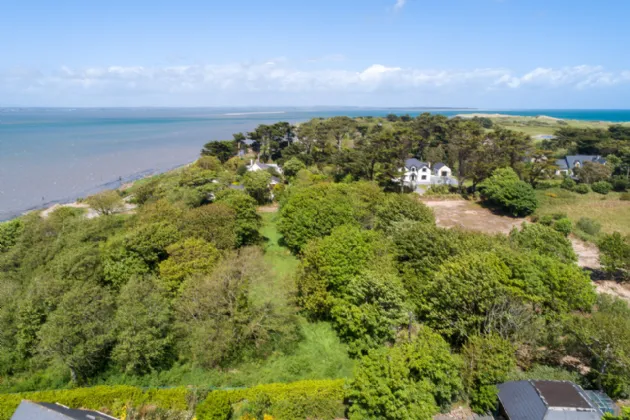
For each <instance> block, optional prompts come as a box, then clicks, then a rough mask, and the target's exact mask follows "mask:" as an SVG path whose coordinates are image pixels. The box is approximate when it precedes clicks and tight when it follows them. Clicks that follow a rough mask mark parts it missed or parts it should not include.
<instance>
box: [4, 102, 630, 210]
mask: <svg viewBox="0 0 630 420" xmlns="http://www.w3.org/2000/svg"><path fill="white" fill-rule="evenodd" d="M424 112H430V113H439V114H444V115H446V116H448V117H454V116H456V115H460V116H465V117H471V116H474V115H490V116H492V117H496V116H497V115H500V116H501V118H505V119H510V118H512V119H516V120H518V119H519V118H520V119H523V120H524V121H527V120H532V118H531V117H533V121H537V122H539V123H537V124H534V125H528V126H527V127H526V128H527V130H528V131H527V133H528V134H531V135H532V136H536V135H549V134H551V133H552V132H553V130H555V129H556V128H557V126H556V124H555V123H554V121H556V120H565V121H575V122H576V125H579V126H587V125H589V124H590V125H591V126H597V127H601V128H605V127H606V126H607V125H608V124H611V123H621V122H626V121H630V110H557V109H556V110H548V109H530V110H513V109H512V110H493V109H477V108H464V107H459V108H455V107H404V108H403V107H383V108H374V107H303V108H302V107H285V108H280V107H269V108H264V107H250V108H236V107H229V108H228V107H226V108H150V107H148V108H20V107H12V108H4V109H0V150H2V153H1V154H0V220H6V219H8V218H11V217H15V216H17V215H20V214H22V213H23V212H25V211H31V210H34V209H40V208H43V207H47V206H50V205H53V204H55V203H67V202H72V201H74V200H76V199H77V198H80V197H85V196H87V195H90V194H94V193H96V192H98V191H101V190H104V189H111V188H117V186H119V184H120V183H121V182H122V183H124V182H130V181H133V180H135V179H140V178H142V177H144V176H148V175H152V174H157V173H162V172H165V171H168V170H171V169H173V168H176V167H178V166H181V165H183V164H186V163H188V162H190V161H192V160H194V159H195V158H196V156H197V154H198V152H199V149H200V148H201V147H202V145H203V144H204V143H206V142H207V141H211V140H221V139H229V138H231V137H232V134H234V133H238V132H247V131H251V130H252V129H254V128H255V127H256V126H257V125H259V124H273V123H275V122H277V121H280V120H282V121H288V122H290V123H293V124H296V123H300V122H303V121H307V120H310V119H312V118H320V117H321V118H329V117H333V116H349V117H367V116H373V117H384V116H386V115H388V114H391V113H394V114H398V115H403V114H409V115H411V116H417V115H419V114H421V113H424ZM541 116H545V117H541ZM593 121H597V122H595V123H592V122H593ZM599 121H601V123H599ZM589 122H591V123H589ZM543 126H545V127H543Z"/></svg>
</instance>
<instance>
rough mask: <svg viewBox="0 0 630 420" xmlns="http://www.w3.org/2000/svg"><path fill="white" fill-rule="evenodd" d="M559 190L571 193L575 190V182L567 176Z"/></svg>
mask: <svg viewBox="0 0 630 420" xmlns="http://www.w3.org/2000/svg"><path fill="white" fill-rule="evenodd" d="M560 188H562V189H564V190H569V191H573V189H574V188H575V181H574V180H573V179H571V178H569V177H568V176H567V177H565V178H564V179H563V180H562V183H561V184H560Z"/></svg>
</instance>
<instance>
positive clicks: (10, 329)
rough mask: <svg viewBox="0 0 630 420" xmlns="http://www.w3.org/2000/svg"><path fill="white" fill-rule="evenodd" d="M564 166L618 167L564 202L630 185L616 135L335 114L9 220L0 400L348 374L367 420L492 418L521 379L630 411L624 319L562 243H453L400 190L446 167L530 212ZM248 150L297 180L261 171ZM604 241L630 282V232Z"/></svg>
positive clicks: (353, 411) (469, 189) (356, 407)
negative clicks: (76, 204)
mask: <svg viewBox="0 0 630 420" xmlns="http://www.w3.org/2000/svg"><path fill="white" fill-rule="evenodd" d="M248 139H249V140H253V141H254V142H253V144H251V146H250V147H248V143H251V142H247V141H246V140H248ZM248 148H249V149H250V150H248ZM239 151H242V153H241V154H242V155H244V156H238V154H239ZM565 153H589V154H599V155H603V156H606V157H607V159H608V162H609V164H607V165H606V166H605V168H603V169H602V168H601V167H599V166H595V165H598V164H594V165H593V167H590V168H589V167H586V168H583V170H582V171H581V172H580V173H579V174H578V180H577V181H578V184H576V183H575V181H574V180H571V181H572V182H573V183H574V185H572V186H567V188H569V187H570V188H577V186H578V185H589V184H590V185H591V187H589V188H593V185H595V184H596V183H598V182H605V183H608V184H609V185H610V188H615V189H617V190H625V189H627V185H628V170H629V168H630V130H628V129H627V128H625V127H622V126H612V127H611V128H610V129H609V130H607V131H604V130H599V131H592V130H575V129H571V128H566V127H559V130H558V132H557V137H556V138H555V139H553V140H549V141H545V142H543V143H539V144H536V143H534V142H533V141H532V139H531V138H529V137H528V136H526V135H524V134H521V133H517V132H513V131H509V130H505V129H502V128H496V129H494V128H493V127H492V121H490V123H488V121H485V120H483V119H475V120H462V119H457V118H455V119H448V118H446V117H444V116H440V115H435V116H434V115H429V114H422V115H420V116H418V117H416V118H411V117H408V116H402V117H397V116H389V117H387V118H385V119H382V118H360V119H350V118H345V117H335V118H331V119H325V120H324V119H316V120H312V121H309V122H306V123H303V124H300V125H299V126H297V127H296V126H292V125H290V124H288V123H278V124H275V125H271V126H259V127H257V128H256V130H254V131H253V132H251V133H247V134H236V135H235V136H234V140H233V141H217V142H210V143H208V144H206V145H205V146H204V148H203V150H202V152H201V154H202V156H201V158H200V159H199V160H198V161H197V162H195V163H194V164H191V165H188V166H186V167H183V168H180V169H178V170H176V171H172V172H170V173H167V174H163V175H160V176H157V177H153V178H150V179H146V180H142V181H139V182H137V183H136V184H135V185H134V186H132V187H131V188H129V189H126V190H124V191H119V192H105V193H101V194H98V195H96V196H93V197H89V198H88V199H87V200H86V201H87V202H88V203H89V204H90V206H91V207H92V208H94V209H96V210H97V211H98V212H99V214H100V217H96V218H91V219H88V218H86V217H85V215H84V213H83V210H81V209H74V208H69V207H63V208H60V209H57V210H56V211H54V212H52V213H50V214H49V215H48V216H46V217H43V216H42V215H41V214H39V213H37V212H34V213H31V214H28V215H26V216H23V217H20V218H18V219H15V220H13V221H10V222H5V223H2V224H0V389H2V390H3V391H5V392H12V391H21V390H34V389H42V388H60V387H70V386H77V385H94V384H104V383H105V384H117V383H133V384H138V385H149V384H150V385H161V386H165V385H187V384H189V383H191V382H194V383H193V384H194V385H202V384H203V385H206V386H225V385H231V386H234V385H237V386H238V385H245V386H250V385H254V384H256V383H262V382H265V381H267V380H273V381H291V380H299V379H327V378H345V379H347V382H346V386H345V388H344V389H345V391H344V392H345V398H344V401H345V405H342V413H337V414H340V415H344V414H345V415H347V416H349V417H350V418H352V419H366V418H390V419H420V418H430V417H431V416H432V415H433V414H435V413H438V412H440V411H448V409H449V407H450V406H451V404H452V403H454V402H456V401H466V402H467V403H468V404H469V405H470V407H471V408H472V409H473V410H475V411H476V412H480V413H482V412H486V411H491V410H493V409H495V408H496V392H497V389H496V387H495V385H496V384H498V383H501V382H503V381H505V380H509V379H517V378H538V379H569V380H573V381H576V382H578V383H580V384H582V385H583V386H585V387H587V388H592V389H602V390H605V391H606V392H607V393H608V394H609V395H610V396H611V397H613V398H616V399H621V398H627V397H628V396H630V307H628V304H627V303H626V302H625V301H621V300H618V299H615V298H612V297H609V296H606V295H600V296H598V295H597V294H596V293H595V290H594V287H593V284H592V282H591V279H590V275H589V273H588V272H586V271H584V270H582V269H581V268H580V267H578V266H577V264H576V261H577V258H576V255H575V253H574V251H573V248H572V246H571V243H570V242H569V240H568V239H567V238H566V234H565V233H563V232H562V229H558V228H557V226H553V225H549V224H545V223H534V224H526V225H525V226H524V228H523V229H522V230H520V231H518V230H514V231H512V233H511V234H510V235H507V236H506V235H497V236H489V235H485V234H482V233H471V232H466V231H462V230H458V229H451V230H447V229H442V228H439V227H437V226H436V225H435V220H434V216H433V213H432V211H431V210H430V209H429V208H427V207H426V206H424V205H423V204H422V203H421V202H420V201H419V200H418V199H417V197H416V196H415V195H414V194H408V193H407V192H406V191H404V190H402V189H401V188H400V186H399V185H398V184H396V183H395V182H393V181H392V180H393V179H395V178H396V177H398V176H399V168H400V167H401V166H402V162H403V161H404V160H405V159H406V158H408V157H412V156H415V157H418V158H420V159H424V160H426V161H430V162H445V163H447V164H448V165H449V166H450V167H451V168H453V173H454V175H456V176H457V178H458V181H459V188H458V189H459V191H448V190H447V191H434V193H436V194H437V193H459V194H464V195H466V196H469V197H470V198H477V197H479V198H481V199H484V200H485V201H486V202H487V203H488V205H490V206H493V207H496V208H497V209H498V211H504V212H507V213H509V214H513V215H515V216H522V215H527V214H531V213H532V212H533V211H534V210H535V209H536V206H537V203H536V197H535V195H534V194H533V191H534V188H545V184H546V183H549V182H552V181H553V182H560V181H561V180H555V181H554V180H553V179H552V178H553V177H554V176H553V173H554V170H555V167H554V165H553V163H554V162H555V157H557V156H562V155H563V154H565ZM252 157H253V158H256V157H259V158H260V160H261V161H274V162H276V163H279V164H280V165H281V166H282V168H283V174H279V173H277V172H275V171H274V170H273V169H272V170H270V171H269V172H266V171H259V172H248V171H247V168H246V164H247V163H249V159H250V158H252ZM585 166H587V165H585ZM600 166H603V165H600ZM272 176H277V177H279V178H281V180H282V182H281V183H279V184H277V185H275V186H274V187H273V188H270V187H269V182H270V179H271V177H272ZM563 182H564V181H563ZM567 184H568V181H567ZM237 185H239V186H242V187H243V189H239V188H237V187H236V186H237ZM272 199H273V200H275V201H277V202H278V203H279V210H278V212H277V214H265V216H264V218H263V217H261V214H260V213H258V212H257V206H259V205H262V204H267V203H269V202H270V201H271V200H272ZM125 202H128V203H134V204H136V205H137V207H136V208H135V209H134V210H131V211H124V203H125ZM274 236H278V238H279V242H278V241H277V239H278V238H274ZM274 241H276V242H274ZM601 247H602V251H603V252H604V256H603V260H604V261H603V262H604V266H605V268H606V269H607V270H608V271H609V272H610V273H615V274H619V275H620V276H621V277H623V276H627V275H628V272H629V268H630V239H628V238H624V237H622V236H621V235H619V234H615V235H607V236H606V237H605V238H604V240H603V241H602V244H601ZM322 342H325V343H326V345H325V348H323V347H324V346H322V348H321V349H319V350H318V351H319V353H309V349H308V348H306V349H305V343H307V344H308V345H307V346H306V347H310V346H312V347H313V348H315V347H316V346H317V343H320V344H321V343H322ZM310 350H312V348H311V349H310ZM269 371H274V372H276V373H275V375H276V376H271V377H269V376H266V375H267V373H268V372H269ZM266 372H267V373H266ZM195 375H197V378H196V379H195V380H191V378H192V377H194V376H195ZM230 375H232V376H230ZM239 375H240V376H239ZM230 378H231V379H230ZM253 405H254V406H255V405H256V404H253ZM318 406H321V407H324V406H326V404H323V403H321V402H320V404H318ZM255 408H256V407H254V408H252V411H251V412H248V414H249V415H251V416H252V417H248V418H258V417H260V418H262V415H263V414H264V413H262V412H261V411H260V410H258V411H256V410H255ZM241 414H242V413H241ZM316 415H317V413H316ZM326 416H327V414H324V413H321V417H322V418H326ZM208 418H209V417H208ZM331 418H332V417H331Z"/></svg>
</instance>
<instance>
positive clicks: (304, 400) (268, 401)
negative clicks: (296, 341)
mask: <svg viewBox="0 0 630 420" xmlns="http://www.w3.org/2000/svg"><path fill="white" fill-rule="evenodd" d="M343 397H344V381H343V380H333V381H331V380H323V381H301V382H294V383H289V384H267V385H258V386H255V387H253V388H248V389H234V390H220V391H212V392H210V393H209V394H208V396H207V398H206V399H205V400H204V401H203V402H202V403H201V404H199V405H198V406H197V410H196V417H197V419H198V420H229V419H230V418H231V417H232V414H233V412H234V408H233V407H234V405H236V404H238V403H245V404H246V405H245V407H241V410H239V411H240V412H241V414H249V413H248V411H250V410H251V411H253V410H256V409H262V410H264V411H265V413H262V414H269V415H271V416H272V417H273V418H274V419H277V420H293V419H299V418H302V419H303V418H324V419H332V418H335V417H343V413H344V409H345V407H344V405H343ZM252 403H254V404H252ZM243 411H244V412H243ZM251 411H250V413H251Z"/></svg>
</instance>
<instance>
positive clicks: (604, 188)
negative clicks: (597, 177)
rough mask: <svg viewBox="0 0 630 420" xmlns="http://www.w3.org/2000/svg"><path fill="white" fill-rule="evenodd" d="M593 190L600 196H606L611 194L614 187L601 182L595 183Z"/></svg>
mask: <svg viewBox="0 0 630 420" xmlns="http://www.w3.org/2000/svg"><path fill="white" fill-rule="evenodd" d="M591 189H592V190H593V191H595V192H596V193H598V194H604V195H606V194H608V193H609V192H610V190H612V185H611V184H610V182H606V181H599V182H595V183H593V184H592V185H591Z"/></svg>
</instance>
